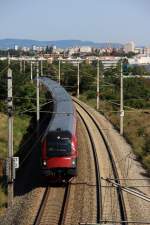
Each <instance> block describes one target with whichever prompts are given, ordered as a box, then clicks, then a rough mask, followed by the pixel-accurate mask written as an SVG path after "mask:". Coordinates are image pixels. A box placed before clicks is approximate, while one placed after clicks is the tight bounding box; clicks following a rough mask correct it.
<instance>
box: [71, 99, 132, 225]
mask: <svg viewBox="0 0 150 225" xmlns="http://www.w3.org/2000/svg"><path fill="white" fill-rule="evenodd" d="M73 100H74V102H75V103H76V104H77V106H78V107H80V108H82V110H83V111H84V112H85V113H86V114H87V115H88V116H89V118H90V119H91V120H92V121H93V123H94V124H95V126H96V128H97V130H98V131H99V133H100V135H101V137H102V140H103V142H104V144H105V146H106V150H107V154H108V156H109V160H110V163H111V168H112V170H113V176H114V179H115V181H116V182H117V183H118V184H119V185H120V181H119V175H118V171H117V166H116V163H115V160H114V158H113V155H112V150H111V148H110V145H109V143H108V141H107V139H106V138H105V135H104V131H103V130H102V129H101V127H100V126H99V124H98V123H97V121H96V120H95V118H94V117H93V116H92V115H91V114H90V113H89V112H88V110H87V109H86V108H85V107H84V106H83V105H82V104H81V103H80V102H79V101H77V100H75V99H73ZM77 111H78V110H77ZM82 117H83V116H82ZM84 121H85V119H84ZM116 192H117V198H118V203H119V211H120V221H123V222H121V223H120V224H122V225H127V224H128V223H127V213H126V208H125V202H124V198H123V193H122V190H121V189H120V188H116ZM101 199H102V198H101ZM101 204H103V203H102V202H101ZM100 211H101V213H100V215H101V216H100V221H103V212H102V211H103V209H101V210H100ZM97 222H98V221H97Z"/></svg>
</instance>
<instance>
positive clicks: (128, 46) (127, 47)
mask: <svg viewBox="0 0 150 225" xmlns="http://www.w3.org/2000/svg"><path fill="white" fill-rule="evenodd" d="M134 50H135V44H134V42H133V41H131V42H129V43H127V44H125V45H124V52H125V53H128V52H134Z"/></svg>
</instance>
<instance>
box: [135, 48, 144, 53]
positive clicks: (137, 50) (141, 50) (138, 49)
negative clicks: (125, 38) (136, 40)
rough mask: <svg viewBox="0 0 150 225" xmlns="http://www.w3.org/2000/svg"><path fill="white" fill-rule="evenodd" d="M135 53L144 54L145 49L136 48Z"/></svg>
mask: <svg viewBox="0 0 150 225" xmlns="http://www.w3.org/2000/svg"><path fill="white" fill-rule="evenodd" d="M134 52H135V53H136V54H143V48H135V49H134Z"/></svg>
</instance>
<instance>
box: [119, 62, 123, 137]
mask: <svg viewBox="0 0 150 225" xmlns="http://www.w3.org/2000/svg"><path fill="white" fill-rule="evenodd" d="M123 117H124V107H123V71H122V61H121V73H120V134H121V135H123Z"/></svg>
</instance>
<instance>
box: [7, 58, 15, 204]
mask: <svg viewBox="0 0 150 225" xmlns="http://www.w3.org/2000/svg"><path fill="white" fill-rule="evenodd" d="M8 64H10V60H8ZM7 78H8V81H7V86H8V90H7V97H8V160H7V166H8V174H7V176H8V180H7V182H8V207H11V206H12V205H13V196H14V184H13V101H12V70H11V69H10V68H8V73H7Z"/></svg>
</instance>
